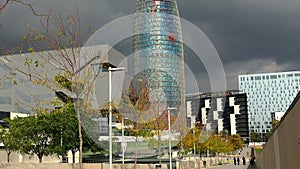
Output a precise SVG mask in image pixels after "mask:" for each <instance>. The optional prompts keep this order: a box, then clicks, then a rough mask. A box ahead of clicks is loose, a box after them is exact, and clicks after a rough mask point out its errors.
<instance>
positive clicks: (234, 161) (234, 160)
mask: <svg viewBox="0 0 300 169" xmlns="http://www.w3.org/2000/svg"><path fill="white" fill-rule="evenodd" d="M233 163H234V165H236V158H235V157H233Z"/></svg>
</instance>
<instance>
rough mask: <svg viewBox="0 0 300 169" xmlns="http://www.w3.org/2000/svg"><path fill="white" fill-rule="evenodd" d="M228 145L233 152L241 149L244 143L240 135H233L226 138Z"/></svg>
mask: <svg viewBox="0 0 300 169" xmlns="http://www.w3.org/2000/svg"><path fill="white" fill-rule="evenodd" d="M228 141H229V143H230V144H231V145H232V147H233V151H235V150H238V149H241V148H243V145H244V142H243V139H242V138H241V136H240V135H238V134H234V135H231V136H229V137H228Z"/></svg>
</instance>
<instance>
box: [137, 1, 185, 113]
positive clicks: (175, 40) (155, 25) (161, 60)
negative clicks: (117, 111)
mask: <svg viewBox="0 0 300 169" xmlns="http://www.w3.org/2000/svg"><path fill="white" fill-rule="evenodd" d="M135 16H136V17H135V25H134V33H135V36H134V40H133V45H134V46H133V49H134V74H135V76H136V77H135V78H137V79H143V78H144V79H146V83H145V84H146V88H147V90H148V93H149V94H148V96H149V97H150V100H151V101H152V103H153V102H156V103H157V102H160V103H161V104H163V105H164V109H166V108H168V107H170V108H176V109H177V110H176V112H178V111H182V110H183V109H184V104H185V102H184V91H185V90H184V63H183V61H184V56H183V44H182V33H181V23H180V18H179V11H178V8H177V2H176V0H138V1H137V2H136V13H135Z"/></svg>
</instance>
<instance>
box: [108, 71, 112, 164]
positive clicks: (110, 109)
mask: <svg viewBox="0 0 300 169" xmlns="http://www.w3.org/2000/svg"><path fill="white" fill-rule="evenodd" d="M108 102H109V117H108V118H109V122H108V123H109V126H108V127H109V169H112V107H111V67H109V68H108Z"/></svg>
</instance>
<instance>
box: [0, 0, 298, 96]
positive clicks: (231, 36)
mask: <svg viewBox="0 0 300 169" xmlns="http://www.w3.org/2000/svg"><path fill="white" fill-rule="evenodd" d="M0 2H3V0H0ZM34 2H35V3H34V7H35V9H36V11H37V12H40V13H43V12H45V11H47V10H49V9H56V10H58V11H61V12H62V13H65V14H67V13H68V11H69V10H71V9H72V7H74V2H76V3H77V6H78V8H79V13H80V16H81V21H82V25H83V26H82V29H86V28H87V26H86V27H85V26H84V25H87V24H88V23H89V22H90V23H92V29H93V30H97V29H98V28H100V27H101V26H103V25H105V24H107V23H109V22H110V21H113V20H114V19H117V18H119V17H122V16H125V15H129V14H132V13H134V10H135V2H136V0H81V1H79V0H78V1H75V0H35V1H34ZM177 2H178V6H179V10H180V14H181V17H182V18H184V19H186V20H188V21H190V22H191V23H193V24H195V25H196V26H197V27H198V28H199V29H201V30H202V31H203V32H204V33H205V34H206V35H207V36H208V38H209V39H210V40H211V41H212V43H213V44H214V46H215V48H216V50H217V51H218V53H219V56H220V58H221V60H222V62H223V65H224V68H225V72H226V76H227V82H228V88H229V89H236V88H237V75H238V74H244V73H258V72H274V71H290V70H300V65H299V63H300V57H299V56H300V55H299V54H300V46H299V45H300V1H299V0H177ZM38 20H39V18H38V17H35V16H34V15H33V14H32V13H31V12H30V10H29V8H27V7H25V6H22V5H20V4H12V5H9V6H8V7H7V8H6V9H5V10H4V11H3V12H2V13H0V24H1V25H0V26H1V28H0V47H8V48H9V47H12V46H13V45H15V44H16V43H17V42H18V41H20V37H21V36H22V35H24V34H26V33H27V32H28V31H27V29H26V28H25V27H24V26H23V24H22V22H23V21H24V22H26V23H31V24H34V23H36V22H37V21H38ZM87 34H88V33H87ZM129 41H130V40H128V42H129ZM126 43H127V42H126V41H125V42H124V44H126ZM124 46H126V45H122V44H120V45H119V46H118V47H119V48H120V50H121V51H122V52H124V53H126V47H124ZM127 52H128V51H127ZM127 54H128V53H127ZM193 58H195V57H193V52H192V51H189V50H188V49H187V50H186V52H185V60H186V63H187V64H188V65H189V66H190V67H191V69H192V71H193V73H194V74H196V77H197V78H198V81H199V84H200V91H205V90H209V85H208V82H207V75H206V74H207V73H206V72H205V69H204V68H203V65H201V62H195V61H194V59H193ZM186 86H187V87H189V84H188V82H187V85H186ZM187 92H194V90H193V89H187Z"/></svg>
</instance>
